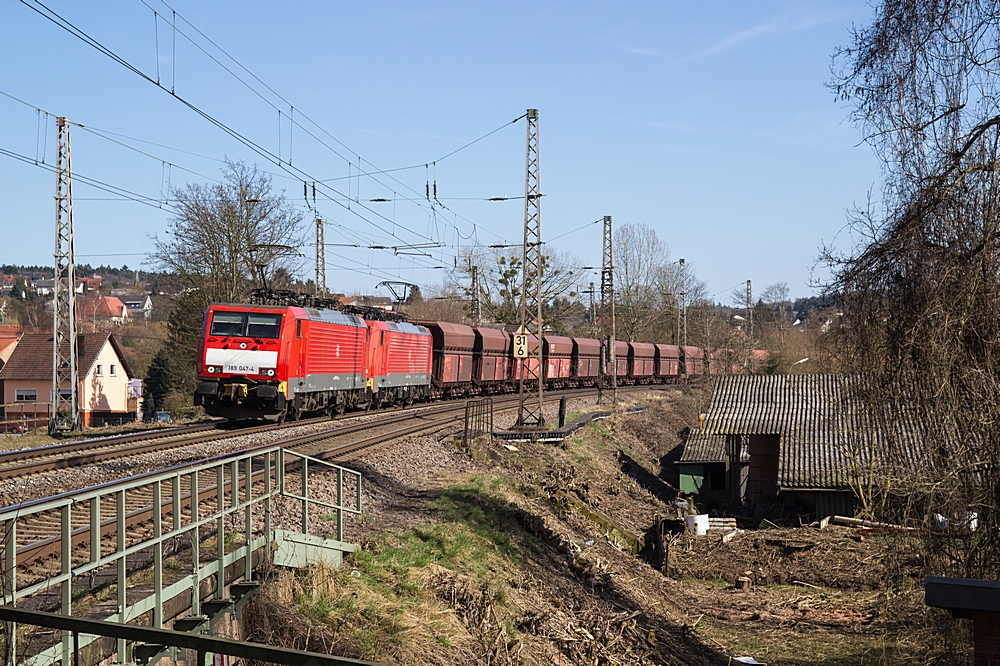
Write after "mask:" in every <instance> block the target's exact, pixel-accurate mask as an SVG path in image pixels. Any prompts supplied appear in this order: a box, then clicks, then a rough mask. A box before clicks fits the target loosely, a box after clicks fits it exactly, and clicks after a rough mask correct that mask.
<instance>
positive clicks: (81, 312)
mask: <svg viewBox="0 0 1000 666" xmlns="http://www.w3.org/2000/svg"><path fill="white" fill-rule="evenodd" d="M76 313H77V317H78V318H79V320H80V321H85V322H87V323H89V324H93V325H94V326H95V327H98V326H121V325H122V324H126V323H128V320H129V319H131V318H132V313H131V312H129V309H128V307H126V305H125V304H124V303H122V301H121V299H120V298H118V297H117V296H99V297H97V298H80V299H77V302H76Z"/></svg>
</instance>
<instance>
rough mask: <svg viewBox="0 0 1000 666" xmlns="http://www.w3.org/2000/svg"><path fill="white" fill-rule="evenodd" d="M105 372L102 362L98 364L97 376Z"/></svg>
mask: <svg viewBox="0 0 1000 666" xmlns="http://www.w3.org/2000/svg"><path fill="white" fill-rule="evenodd" d="M103 374H104V366H102V365H101V364H100V363H98V364H97V376H98V377H100V376H102V375H103Z"/></svg>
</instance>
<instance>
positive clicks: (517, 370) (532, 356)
mask: <svg viewBox="0 0 1000 666" xmlns="http://www.w3.org/2000/svg"><path fill="white" fill-rule="evenodd" d="M508 358H509V359H510V378H511V381H515V382H518V381H521V368H522V366H525V365H526V366H527V367H528V375H527V378H528V379H536V378H537V377H538V338H536V337H535V336H534V335H529V336H528V358H526V359H519V358H515V357H514V334H511V343H510V356H509V357H508Z"/></svg>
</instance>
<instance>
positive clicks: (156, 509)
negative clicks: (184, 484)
mask: <svg viewBox="0 0 1000 666" xmlns="http://www.w3.org/2000/svg"><path fill="white" fill-rule="evenodd" d="M153 539H154V540H155V542H156V543H155V544H154V545H153V595H154V598H153V628H154V629H162V628H163V503H162V497H161V486H160V480H159V479H157V480H156V481H155V482H154V483H153Z"/></svg>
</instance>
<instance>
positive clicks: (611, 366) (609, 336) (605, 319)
mask: <svg viewBox="0 0 1000 666" xmlns="http://www.w3.org/2000/svg"><path fill="white" fill-rule="evenodd" d="M603 239H604V240H603V247H602V252H601V337H602V338H603V340H602V342H603V346H604V353H603V354H601V365H602V366H603V367H602V368H601V381H600V382H599V388H602V389H603V387H604V382H605V381H606V380H607V377H608V376H610V379H611V391H612V393H611V400H612V404H614V405H617V404H618V372H617V365H616V362H615V265H614V256H613V251H612V241H613V235H612V227H611V216H610V215H605V216H604V235H603ZM603 399H604V395H603V391H600V390H599V391H598V402H601V401H603Z"/></svg>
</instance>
